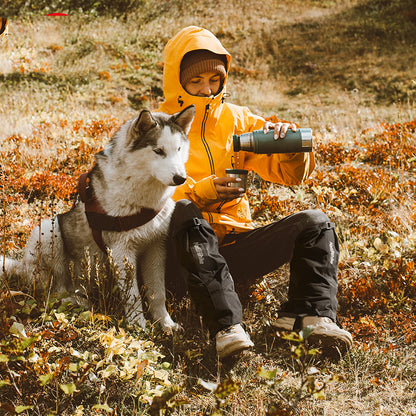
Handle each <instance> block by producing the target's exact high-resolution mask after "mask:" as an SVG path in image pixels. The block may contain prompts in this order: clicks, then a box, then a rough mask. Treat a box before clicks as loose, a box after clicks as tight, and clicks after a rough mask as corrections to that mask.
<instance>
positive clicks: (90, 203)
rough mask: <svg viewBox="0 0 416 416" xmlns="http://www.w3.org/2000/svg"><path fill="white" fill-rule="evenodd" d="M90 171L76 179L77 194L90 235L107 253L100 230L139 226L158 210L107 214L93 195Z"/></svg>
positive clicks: (154, 215) (150, 218)
mask: <svg viewBox="0 0 416 416" xmlns="http://www.w3.org/2000/svg"><path fill="white" fill-rule="evenodd" d="M90 173H91V171H89V172H87V173H83V174H82V175H81V176H80V177H79V179H78V195H79V197H80V199H81V201H82V202H83V203H84V204H85V215H86V216H87V220H88V224H89V226H90V228H91V232H92V236H93V238H94V241H95V242H96V243H97V245H98V247H100V249H101V250H102V251H103V252H104V253H107V247H106V245H105V243H104V241H103V236H102V231H118V232H121V231H128V230H131V229H133V228H137V227H140V226H141V225H144V224H146V223H147V222H149V221H150V220H152V219H153V218H154V217H156V215H157V214H158V213H159V212H160V210H159V211H155V210H153V209H150V208H142V209H141V211H140V212H138V213H137V214H133V215H127V216H125V217H113V216H111V215H107V214H106V212H105V211H104V209H103V207H102V206H101V204H100V203H99V202H98V200H97V198H96V197H95V195H94V191H93V189H92V186H91V183H90Z"/></svg>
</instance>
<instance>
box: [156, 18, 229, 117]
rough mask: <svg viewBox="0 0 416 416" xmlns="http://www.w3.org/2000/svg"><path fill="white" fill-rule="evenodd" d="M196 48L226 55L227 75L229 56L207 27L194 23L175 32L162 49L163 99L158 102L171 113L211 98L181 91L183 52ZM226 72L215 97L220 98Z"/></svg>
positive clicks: (182, 89) (222, 93)
mask: <svg viewBox="0 0 416 416" xmlns="http://www.w3.org/2000/svg"><path fill="white" fill-rule="evenodd" d="M197 49H207V50H209V51H211V52H213V53H216V54H219V55H225V56H226V58H227V68H226V70H227V75H228V69H229V67H230V61H231V56H230V54H229V53H228V52H227V50H226V49H225V48H224V47H223V46H222V45H221V42H220V41H219V40H218V39H217V38H216V37H215V36H214V34H213V33H211V32H210V31H209V30H207V29H203V28H200V27H197V26H189V27H186V28H184V29H182V30H181V31H180V32H179V33H177V34H176V35H175V36H174V37H173V38H172V39H171V40H170V41H169V42H168V43H167V44H166V47H165V50H164V70H163V93H164V96H165V101H164V102H163V103H162V105H161V108H162V109H163V110H162V111H166V112H168V113H174V112H178V111H181V110H183V109H184V108H185V107H187V106H188V105H190V104H196V106H197V107H198V104H199V101H200V102H201V103H204V104H205V103H207V101H211V100H212V97H211V98H207V97H195V96H193V95H190V94H189V93H187V92H186V91H185V89H184V88H183V87H182V85H181V83H180V66H181V61H182V59H183V57H184V56H185V54H187V53H188V52H191V51H194V50H197ZM227 75H226V77H225V79H224V83H223V86H222V89H221V90H220V92H219V93H218V94H217V95H216V96H215V100H217V99H218V100H221V99H222V96H223V95H224V93H225V84H226V80H227Z"/></svg>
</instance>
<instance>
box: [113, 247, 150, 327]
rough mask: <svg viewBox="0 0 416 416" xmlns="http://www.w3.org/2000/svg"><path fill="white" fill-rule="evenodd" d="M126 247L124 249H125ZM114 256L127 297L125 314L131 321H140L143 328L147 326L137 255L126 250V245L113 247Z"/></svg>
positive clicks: (119, 281) (121, 284)
mask: <svg viewBox="0 0 416 416" xmlns="http://www.w3.org/2000/svg"><path fill="white" fill-rule="evenodd" d="M123 249H124V250H123ZM111 253H112V256H113V260H114V263H115V264H116V265H117V267H118V270H119V273H120V275H119V278H118V285H119V288H120V291H121V293H122V299H125V306H124V310H125V314H126V318H127V320H128V321H129V322H130V323H138V324H139V325H140V326H141V327H142V328H145V326H146V319H145V317H144V313H143V306H142V301H141V297H140V292H139V286H138V281H137V273H136V270H137V269H136V267H137V266H136V262H137V256H136V255H135V254H134V253H128V252H126V251H125V246H122V247H120V248H113V249H112V251H111Z"/></svg>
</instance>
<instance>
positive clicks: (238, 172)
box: [225, 169, 248, 192]
mask: <svg viewBox="0 0 416 416" xmlns="http://www.w3.org/2000/svg"><path fill="white" fill-rule="evenodd" d="M225 173H226V175H227V176H228V177H230V178H240V179H241V181H240V182H228V184H227V186H230V187H232V188H243V189H244V192H245V191H246V189H247V175H248V170H246V169H226V170H225Z"/></svg>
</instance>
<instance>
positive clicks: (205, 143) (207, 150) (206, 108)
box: [201, 104, 215, 175]
mask: <svg viewBox="0 0 416 416" xmlns="http://www.w3.org/2000/svg"><path fill="white" fill-rule="evenodd" d="M208 110H209V104H207V105H206V106H205V113H204V118H203V119H202V126H201V140H202V144H203V145H204V147H205V151H206V152H207V156H208V161H209V166H210V169H211V175H214V174H215V166H214V159H213V157H212V154H211V149H210V148H209V145H208V142H207V140H206V139H205V126H206V123H207V119H208Z"/></svg>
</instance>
